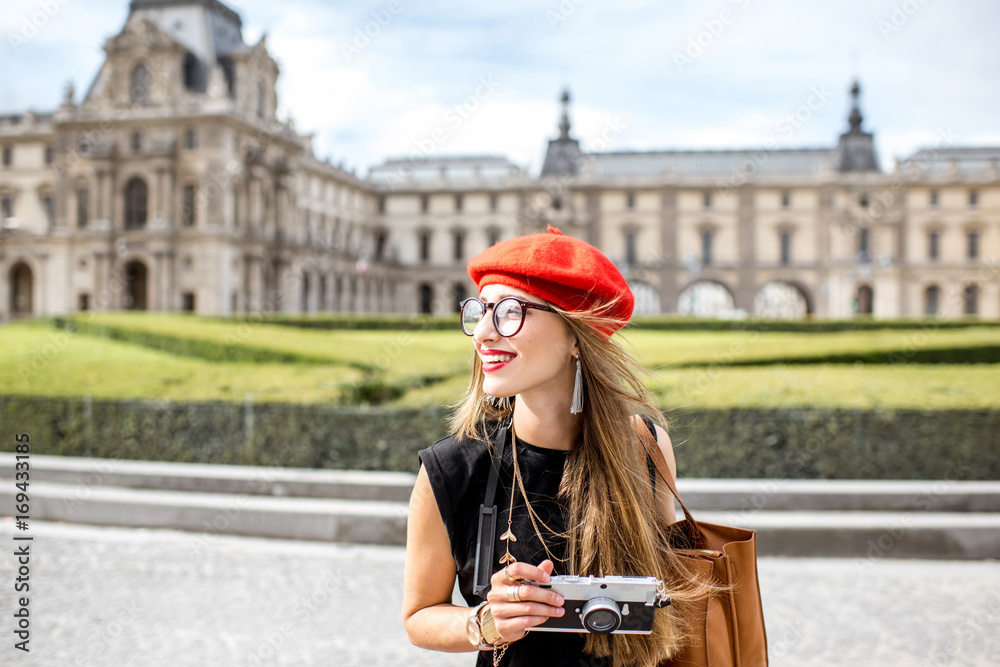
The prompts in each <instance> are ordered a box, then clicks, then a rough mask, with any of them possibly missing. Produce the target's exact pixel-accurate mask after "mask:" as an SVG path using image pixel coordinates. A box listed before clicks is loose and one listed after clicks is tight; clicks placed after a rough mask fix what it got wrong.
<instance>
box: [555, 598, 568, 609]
mask: <svg viewBox="0 0 1000 667" xmlns="http://www.w3.org/2000/svg"><path fill="white" fill-rule="evenodd" d="M564 604H566V600H564V599H563V596H561V595H559V596H557V597H556V606H560V607H561V606H562V605H564Z"/></svg>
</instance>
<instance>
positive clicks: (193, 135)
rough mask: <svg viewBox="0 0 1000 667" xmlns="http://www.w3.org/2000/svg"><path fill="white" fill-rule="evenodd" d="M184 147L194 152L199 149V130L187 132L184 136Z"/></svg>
mask: <svg viewBox="0 0 1000 667" xmlns="http://www.w3.org/2000/svg"><path fill="white" fill-rule="evenodd" d="M184 146H186V147H187V149H188V150H193V149H195V148H198V131H197V130H188V131H187V133H186V134H185V135H184Z"/></svg>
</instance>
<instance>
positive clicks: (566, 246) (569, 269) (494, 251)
mask: <svg viewBox="0 0 1000 667" xmlns="http://www.w3.org/2000/svg"><path fill="white" fill-rule="evenodd" d="M469 277H471V278H472V281H473V282H474V283H476V285H477V286H478V287H479V289H480V290H482V289H483V287H485V286H486V285H506V286H507V287H515V288H517V289H521V290H524V291H525V292H528V293H530V294H534V295H535V296H537V297H539V298H541V299H545V300H546V301H548V302H549V303H551V304H553V305H555V306H558V307H559V308H562V309H563V310H569V311H576V310H585V309H588V308H593V307H595V306H599V305H601V304H607V303H611V302H612V301H614V300H615V299H617V302H616V303H615V304H614V306H613V308H612V309H610V310H608V311H607V312H606V313H602V315H604V316H606V317H609V318H612V319H615V320H618V321H619V323H618V324H616V325H613V326H611V328H610V330H603V333H604V334H605V335H606V336H610V335H611V334H613V333H614V332H615V331H617V330H618V329H620V328H621V327H623V326H625V323H626V322H628V320H629V318H630V317H632V308H633V306H634V305H635V298H634V297H633V296H632V290H630V289H629V286H628V283H627V282H625V277H624V276H623V275H622V273H621V271H619V270H618V268H617V267H616V266H615V265H614V264H613V263H612V262H611V260H610V259H608V258H607V257H606V256H605V255H604V253H602V252H601V251H600V250H598V249H597V248H595V247H594V246H592V245H590V244H589V243H587V242H586V241H581V240H580V239H576V238H573V237H572V236H564V235H563V233H562V232H561V231H559V230H558V229H556V228H555V227H552V226H551V225H550V226H549V233H548V234H528V235H526V236H516V237H514V238H512V239H508V240H506V241H502V242H500V243H497V244H496V245H494V246H493V247H491V248H487V249H486V250H484V251H482V252H481V253H479V254H478V255H476V256H475V257H474V258H472V261H470V262H469Z"/></svg>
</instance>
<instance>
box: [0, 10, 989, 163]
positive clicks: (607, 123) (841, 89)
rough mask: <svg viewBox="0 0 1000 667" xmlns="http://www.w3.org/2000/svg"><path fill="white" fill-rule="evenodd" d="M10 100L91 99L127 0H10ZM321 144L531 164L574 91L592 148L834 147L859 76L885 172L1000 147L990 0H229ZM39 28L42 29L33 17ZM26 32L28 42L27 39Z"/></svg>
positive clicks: (379, 155) (581, 129) (4, 89)
mask: <svg viewBox="0 0 1000 667" xmlns="http://www.w3.org/2000/svg"><path fill="white" fill-rule="evenodd" d="M0 3H2V6H3V10H2V11H0V113H16V112H22V111H24V110H25V109H28V108H31V109H34V110H36V111H46V110H51V109H53V108H55V107H56V106H58V104H59V101H60V99H61V96H62V90H63V87H64V85H65V83H66V82H67V81H72V82H73V83H74V84H75V86H76V89H77V91H78V96H79V95H82V93H83V91H85V90H86V89H87V87H88V86H89V85H90V83H91V81H92V80H93V78H94V76H95V75H96V73H97V71H98V68H99V67H100V64H101V62H102V61H103V56H104V53H103V51H102V45H103V43H104V41H105V40H106V39H107V38H109V37H111V36H113V35H114V34H116V33H117V32H118V31H119V30H120V29H121V27H122V26H123V25H124V22H125V18H126V16H127V14H128V0H0ZM227 4H228V5H229V6H230V7H232V8H233V9H235V10H236V11H238V12H239V13H240V14H241V16H242V17H243V26H244V30H243V32H244V38H245V39H246V41H247V42H250V43H256V42H257V41H258V40H259V39H261V37H262V36H264V35H265V34H266V36H267V44H268V48H269V50H270V52H271V54H272V55H273V56H274V57H275V59H276V60H277V61H278V63H279V65H280V67H281V72H282V74H281V78H280V80H279V84H278V94H279V115H281V116H283V117H286V118H290V119H292V120H293V121H294V123H295V127H296V129H297V130H298V131H299V132H302V133H309V134H313V135H314V151H315V153H316V154H317V157H319V158H321V159H328V160H330V161H331V162H333V163H335V164H343V165H344V166H345V167H346V168H348V169H354V170H357V172H358V173H359V175H364V174H366V173H367V170H368V169H369V168H370V167H371V166H375V165H377V164H379V163H381V162H382V161H384V160H385V159H387V158H392V157H404V156H409V155H435V156H443V155H502V156H506V157H507V158H509V159H510V160H512V161H513V162H515V163H516V164H518V165H520V166H522V167H524V168H526V169H529V170H530V171H531V172H533V173H537V171H538V170H539V168H540V167H541V162H542V159H543V157H544V153H545V147H546V145H547V143H546V142H547V141H548V140H549V139H551V138H554V137H555V136H556V135H557V134H558V130H557V123H558V119H559V114H560V103H559V95H560V94H561V91H562V90H563V89H564V88H569V90H570V92H571V95H572V106H571V110H570V118H571V122H572V126H573V127H572V134H573V135H574V136H575V137H576V138H578V139H580V141H581V143H582V145H583V147H584V149H585V150H615V151H619V150H669V149H716V148H748V149H753V148H759V147H761V146H763V145H765V144H766V143H768V142H769V141H776V142H777V144H778V146H780V147H786V148H798V147H802V148H813V147H832V146H833V145H835V144H836V141H837V137H838V135H839V134H840V133H841V132H843V131H844V130H845V129H846V126H847V114H848V112H849V111H850V94H849V88H850V85H851V82H852V81H853V80H854V79H855V78H857V79H859V80H860V82H861V86H862V92H861V111H862V113H863V115H864V118H865V128H866V129H867V130H869V131H872V132H874V133H875V140H876V147H877V150H878V153H879V158H880V161H881V163H882V166H883V168H884V169H891V168H892V166H893V164H894V160H895V159H903V158H905V157H907V156H909V155H911V154H912V153H913V152H915V151H916V150H918V149H919V148H921V147H928V146H932V145H934V144H935V142H936V140H937V138H938V136H939V134H943V133H946V134H948V135H949V136H954V137H956V143H955V145H958V146H1000V114H998V110H1000V41H998V39H997V37H996V31H997V26H1000V2H997V1H996V0H951V1H949V2H945V0H838V1H837V2H816V1H815V0H813V1H808V0H719V1H717V2H716V1H710V2H705V1H704V0H703V1H701V2H695V1H693V0H689V1H671V0H657V1H654V0H617V1H616V2H606V1H603V2H602V1H599V0H538V1H528V0H506V1H505V2H502V3H501V2H470V1H469V0H465V1H460V0H421V1H420V2H416V0H374V1H368V0H363V1H355V2H351V3H343V2H321V1H320V0H282V1H281V2H274V1H273V0H270V1H265V0H232V1H231V2H229V3H227ZM32 23H33V24H34V25H32ZM26 34H30V37H28V38H27V39H24V40H23V41H22V40H18V39H16V38H17V37H18V36H20V37H24V36H25V35H26Z"/></svg>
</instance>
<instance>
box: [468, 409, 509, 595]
mask: <svg viewBox="0 0 1000 667" xmlns="http://www.w3.org/2000/svg"><path fill="white" fill-rule="evenodd" d="M508 426H509V424H505V425H504V426H502V427H501V428H500V429H499V431H498V432H497V437H496V440H495V441H494V443H493V451H492V452H491V453H490V477H489V480H488V481H487V482H486V495H485V496H483V502H482V504H481V505H480V506H479V533H478V534H477V536H476V570H475V574H474V575H473V580H472V581H473V589H472V592H473V593H475V594H476V595H478V596H479V597H480V598H482V599H484V600H485V599H486V591H487V589H489V587H490V577H492V576H493V552H494V548H495V546H496V536H497V501H496V496H497V479H498V478H499V476H500V466H501V465H502V464H503V452H504V449H505V448H506V447H507V428H508Z"/></svg>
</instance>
